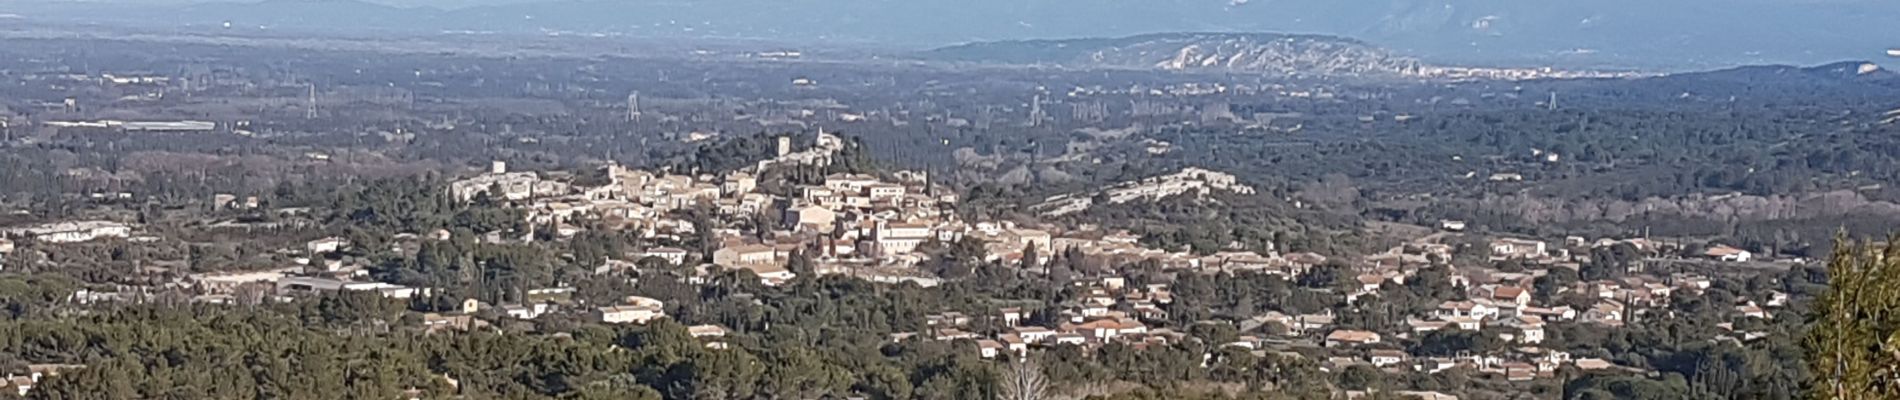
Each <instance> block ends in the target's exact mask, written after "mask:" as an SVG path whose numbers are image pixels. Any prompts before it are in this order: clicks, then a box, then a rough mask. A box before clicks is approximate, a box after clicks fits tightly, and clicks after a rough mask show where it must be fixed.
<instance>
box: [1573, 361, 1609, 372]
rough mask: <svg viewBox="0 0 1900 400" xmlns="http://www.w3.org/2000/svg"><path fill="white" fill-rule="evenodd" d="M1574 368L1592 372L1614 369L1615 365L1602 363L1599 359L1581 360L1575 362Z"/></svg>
mask: <svg viewBox="0 0 1900 400" xmlns="http://www.w3.org/2000/svg"><path fill="white" fill-rule="evenodd" d="M1576 366H1577V369H1581V370H1585V371H1593V370H1600V369H1610V368H1614V367H1616V364H1611V363H1610V362H1609V361H1604V360H1603V359H1601V358H1582V359H1578V360H1577V362H1576Z"/></svg>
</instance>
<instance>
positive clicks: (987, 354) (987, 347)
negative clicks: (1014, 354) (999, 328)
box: [976, 339, 1005, 358]
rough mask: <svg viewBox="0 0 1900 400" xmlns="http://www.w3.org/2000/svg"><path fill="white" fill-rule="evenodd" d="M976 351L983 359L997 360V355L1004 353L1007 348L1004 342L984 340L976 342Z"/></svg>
mask: <svg viewBox="0 0 1900 400" xmlns="http://www.w3.org/2000/svg"><path fill="white" fill-rule="evenodd" d="M976 349H977V352H978V354H979V355H982V356H983V358H996V354H997V353H1000V352H1002V351H1003V350H1004V349H1005V347H1003V343H1002V342H998V341H995V340H989V339H983V340H978V341H976Z"/></svg>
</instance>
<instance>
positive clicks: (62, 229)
mask: <svg viewBox="0 0 1900 400" xmlns="http://www.w3.org/2000/svg"><path fill="white" fill-rule="evenodd" d="M5 233H6V235H7V236H12V237H18V238H30V239H33V240H35V241H40V242H46V243H79V242H89V241H93V240H97V239H101V238H125V237H130V236H132V227H131V226H130V225H126V224H121V223H117V222H112V221H73V222H55V223H50V224H42V225H34V226H28V227H22V228H11V229H7V230H6V231H5Z"/></svg>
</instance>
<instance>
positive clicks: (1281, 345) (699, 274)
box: [0, 133, 1796, 393]
mask: <svg viewBox="0 0 1900 400" xmlns="http://www.w3.org/2000/svg"><path fill="white" fill-rule="evenodd" d="M773 140H774V143H776V149H775V150H776V151H775V156H774V157H771V158H769V159H766V160H762V161H759V162H757V163H755V164H752V165H750V166H747V167H743V168H739V169H736V170H730V171H706V172H701V173H693V174H686V173H674V172H668V171H663V170H662V171H646V170H636V169H630V168H627V167H623V166H619V165H616V164H609V165H605V166H602V167H600V168H598V170H593V171H544V172H529V171H511V170H509V169H508V167H507V165H506V164H505V163H502V162H494V163H493V165H491V166H490V168H489V169H488V170H487V171H483V172H481V173H479V174H475V175H473V176H468V177H465V178H462V179H458V180H454V181H452V182H448V183H447V184H446V185H445V186H443V187H440V188H439V189H436V190H440V191H442V192H443V193H445V194H446V198H447V199H448V200H449V201H453V202H457V203H462V204H467V205H484V206H492V207H496V208H499V209H504V210H508V211H510V212H512V214H510V215H516V216H518V217H519V218H520V220H518V221H508V222H509V223H508V224H505V225H504V226H514V227H516V228H511V229H501V230H495V231H490V232H472V231H466V230H465V231H463V232H462V233H463V234H474V235H475V236H476V237H474V238H456V237H455V233H453V232H451V231H450V230H448V229H438V230H435V231H432V232H411V233H404V234H402V235H398V239H399V240H398V241H397V242H396V243H395V244H394V246H396V247H395V249H398V250H399V251H417V250H413V249H415V247H414V246H415V244H414V243H417V242H432V241H433V242H452V241H457V240H471V239H472V240H475V241H478V242H481V243H490V244H496V245H518V246H534V245H535V244H536V243H537V242H547V243H560V242H564V241H569V240H574V238H576V237H583V236H587V235H589V234H590V232H591V233H610V234H613V235H625V236H630V237H635V238H638V242H639V243H642V245H641V246H640V247H639V248H631V249H627V250H626V251H624V252H622V253H617V254H609V255H606V256H605V257H603V258H601V260H600V262H599V264H598V265H596V266H594V267H593V268H591V270H590V273H591V274H593V275H595V276H593V277H578V276H573V277H568V278H563V280H567V281H570V283H568V284H557V285H555V286H548V287H539V288H529V289H526V290H524V291H523V292H521V293H519V295H503V296H497V297H489V298H488V299H487V300H484V299H482V298H474V297H471V298H466V299H459V300H455V301H453V302H452V303H453V305H451V306H448V307H443V308H441V309H440V310H439V311H434V312H426V313H421V314H419V318H418V319H416V320H415V321H416V322H415V323H416V324H417V325H416V326H415V327H416V328H417V329H422V330H425V331H428V332H445V331H468V330H493V329H501V328H502V327H505V326H509V325H511V324H513V323H512V322H511V321H533V320H537V319H543V318H554V317H556V316H562V318H572V319H580V320H584V321H591V322H594V323H601V324H610V325H612V324H631V325H643V324H649V323H652V322H654V321H656V320H659V319H670V318H672V317H673V315H674V314H675V313H678V312H679V311H678V310H679V308H678V306H676V305H672V304H669V303H668V302H669V301H671V300H673V299H668V298H667V296H666V295H665V294H662V293H642V292H640V291H638V290H635V291H632V292H623V293H615V294H613V295H612V296H611V298H609V299H607V300H606V301H604V302H601V301H589V300H588V299H585V298H583V297H580V296H577V295H576V294H577V291H576V288H574V287H571V286H565V285H570V284H571V281H573V280H602V279H604V280H625V281H627V282H629V283H635V285H634V286H632V287H635V288H638V287H641V286H640V285H638V284H637V283H638V282H639V281H644V280H672V281H677V282H678V283H679V284H684V285H718V284H719V283H717V282H718V281H719V280H721V279H723V277H727V276H737V277H743V278H744V279H755V280H756V282H757V283H758V284H759V285H762V286H764V287H773V286H782V285H788V284H792V283H793V282H795V281H797V280H799V279H801V278H803V279H816V278H817V277H820V276H843V277H848V278H852V279H862V280H865V281H869V282H874V283H879V284H896V285H915V286H917V287H923V288H930V287H937V286H940V285H942V284H943V283H944V281H945V279H967V278H964V277H965V276H968V274H969V272H963V273H957V272H955V271H950V270H946V269H943V267H942V266H943V265H945V264H946V263H960V264H964V265H973V266H976V268H979V269H999V270H1004V271H1012V272H1006V273H1008V274H1017V275H1028V276H1043V277H1045V279H1059V281H1058V282H1060V284H1061V285H1062V287H1061V288H1060V293H1061V295H1060V296H1059V297H1058V298H1059V301H1057V302H1054V303H1042V302H1038V301H1022V300H998V301H996V302H994V303H993V304H990V305H989V306H987V307H984V306H974V307H973V306H965V307H959V308H948V309H940V310H936V311H934V312H929V313H927V314H924V315H919V316H918V319H917V320H915V321H913V323H912V324H910V325H909V326H913V327H915V329H914V330H904V331H895V332H891V333H889V334H888V337H887V340H889V341H891V342H894V343H900V342H905V341H939V342H947V343H955V344H956V345H957V346H959V347H961V348H964V349H967V351H968V352H970V353H971V354H973V355H976V356H978V357H982V358H997V357H1005V355H1009V357H1022V356H1026V355H1028V354H1030V353H1032V352H1037V351H1049V350H1052V349H1056V348H1060V347H1065V346H1078V347H1083V348H1099V347H1102V346H1108V345H1115V346H1131V347H1132V348H1136V349H1140V348H1145V347H1153V346H1164V347H1165V346H1170V345H1174V344H1178V343H1183V342H1205V341H1208V340H1217V342H1214V343H1206V344H1209V345H1217V346H1218V347H1221V348H1233V349H1242V350H1245V351H1249V352H1254V353H1259V354H1260V355H1266V354H1274V355H1277V356H1287V357H1295V358H1302V359H1308V360H1311V361H1313V362H1315V363H1316V365H1317V366H1319V368H1321V370H1322V371H1334V372H1340V371H1345V370H1348V369H1352V368H1374V369H1377V370H1384V371H1388V372H1389V373H1393V374H1400V375H1404V374H1423V375H1433V374H1440V373H1445V372H1446V371H1454V370H1458V371H1465V372H1463V374H1473V375H1474V376H1477V377H1490V378H1492V379H1497V380H1499V381H1501V382H1521V381H1535V380H1540V379H1554V378H1555V377H1557V376H1558V375H1557V374H1558V373H1559V371H1562V370H1565V369H1577V370H1587V371H1625V372H1626V373H1635V374H1642V373H1645V369H1644V367H1643V366H1641V365H1626V364H1622V363H1621V361H1620V360H1618V359H1617V358H1616V357H1615V356H1614V355H1613V354H1610V353H1604V352H1578V351H1576V350H1575V349H1574V348H1573V347H1559V348H1552V347H1549V346H1547V343H1549V342H1550V341H1552V340H1553V339H1551V338H1552V336H1558V337H1564V338H1565V339H1562V340H1577V339H1576V338H1574V337H1573V336H1575V335H1579V334H1585V333H1587V332H1589V331H1599V330H1603V329H1615V328H1623V327H1626V326H1630V325H1636V324H1645V323H1649V321H1652V320H1657V319H1672V318H1680V317H1679V316H1677V315H1676V314H1677V311H1675V310H1674V307H1676V305H1677V304H1679V303H1680V302H1683V301H1692V302H1704V301H1708V299H1702V298H1699V296H1702V294H1703V292H1704V291H1706V290H1708V289H1710V288H1711V287H1712V285H1715V282H1716V281H1718V280H1719V279H1718V278H1714V277H1711V276H1707V275H1703V274H1698V273H1694V272H1680V271H1678V272H1661V271H1643V269H1642V268H1643V266H1644V265H1651V264H1655V263H1652V262H1646V261H1645V260H1660V259H1680V260H1684V261H1685V262H1701V263H1713V264H1720V263H1740V262H1749V261H1751V260H1750V256H1751V255H1750V253H1749V252H1747V251H1743V250H1739V249H1735V248H1731V247H1727V246H1720V245H1715V246H1703V248H1702V249H1700V250H1698V251H1699V252H1698V253H1688V252H1686V251H1688V250H1686V249H1685V248H1684V246H1683V245H1682V244H1679V243H1671V242H1664V241H1656V240H1648V239H1644V238H1605V239H1598V240H1585V239H1584V238H1577V237H1571V238H1567V239H1565V240H1564V241H1562V242H1545V241H1541V240H1535V239H1528V238H1516V237H1491V238H1486V237H1484V236H1481V235H1474V234H1469V233H1465V231H1466V230H1467V229H1468V227H1467V226H1466V225H1467V224H1466V223H1464V222H1461V221H1443V222H1441V223H1440V224H1439V226H1438V227H1436V228H1437V229H1436V230H1438V232H1437V233H1432V234H1429V235H1424V236H1422V237H1418V238H1416V239H1414V240H1411V241H1408V242H1404V243H1402V244H1399V245H1396V246H1394V247H1391V248H1390V249H1389V250H1386V251H1383V252H1377V253H1373V254H1364V255H1358V256H1345V255H1337V254H1334V255H1326V254H1316V253H1313V252H1280V251H1275V250H1274V249H1266V250H1265V251H1254V250H1230V251H1220V252H1213V253H1204V254H1196V253H1194V252H1191V251H1188V250H1186V249H1167V248H1157V247H1156V246H1154V245H1151V244H1148V243H1145V241H1144V240H1143V238H1142V237H1140V236H1138V235H1135V234H1131V233H1130V232H1128V231H1125V230H1107V229H1103V228H1100V227H1099V226H1097V225H1095V224H1080V225H1071V224H1067V223H1061V222H1056V220H1048V221H1044V220H1034V219H1030V220H972V219H965V218H963V217H961V216H960V213H959V212H958V209H959V204H958V200H959V196H958V195H957V194H956V193H952V192H951V191H950V190H949V189H948V188H946V187H944V186H941V185H937V184H933V182H932V180H931V177H930V176H929V174H928V173H926V172H919V171H890V172H886V171H862V172H836V173H822V174H817V173H808V174H807V175H816V176H813V177H810V178H802V179H783V177H786V176H788V175H787V174H786V172H787V171H788V170H794V171H796V170H804V171H823V170H824V169H825V167H827V166H829V165H830V163H831V159H832V157H834V156H836V155H837V154H838V153H839V152H840V151H843V150H845V149H846V148H847V147H849V146H852V144H850V143H849V142H847V141H846V140H845V139H843V138H840V137H839V136H836V135H832V134H825V133H819V134H817V135H815V136H812V135H805V136H803V137H795V136H792V135H786V136H777V137H775V138H774V139H773ZM762 176H772V177H780V179H782V180H777V181H762V179H761V177H762ZM1257 195H1259V194H1258V193H1255V192H1254V190H1253V189H1252V188H1251V187H1248V186H1247V185H1244V184H1241V183H1238V182H1236V179H1235V178H1234V177H1233V176H1231V175H1227V174H1223V173H1219V172H1215V171H1209V170H1202V169H1188V170H1184V171H1181V172H1180V173H1175V174H1168V175H1162V176H1156V177H1152V178H1148V179H1142V180H1139V181H1131V182H1126V183H1123V184H1120V185H1115V186H1113V187H1110V188H1106V189H1104V190H1102V191H1100V192H1097V193H1092V194H1090V193H1085V194H1078V195H1065V196H1057V197H1054V198H1050V199H1048V200H1047V201H1045V202H1044V203H1043V204H1042V205H1039V206H1035V207H1032V208H1031V210H1035V211H1037V214H1038V215H1045V216H1059V215H1062V214H1067V213H1073V212H1077V211H1080V210H1084V209H1087V208H1088V207H1089V206H1090V205H1091V203H1092V202H1094V201H1105V202H1108V203H1113V204H1121V203H1130V202H1142V201H1155V200H1160V199H1166V198H1178V197H1202V196H1257ZM217 200H218V201H220V202H224V203H223V204H221V205H220V206H221V207H247V205H245V204H243V202H239V201H236V200H235V199H234V198H224V197H221V198H219V199H217ZM6 232H7V234H8V236H9V237H13V238H17V239H19V240H21V241H24V242H27V243H30V245H29V246H31V247H32V248H33V249H34V250H35V251H58V250H59V247H58V246H62V245H64V244H73V243H86V242H91V241H99V240H122V239H137V238H140V237H144V238H145V239H139V240H146V241H156V240H159V239H158V238H153V237H149V236H135V235H137V234H138V229H137V228H136V227H133V226H131V225H129V224H121V223H112V222H106V221H74V222H64V223H55V224H48V225H43V226H29V227H20V228H13V229H9V230H7V231H6ZM405 241H406V242H408V243H410V244H402V243H404V242H405ZM3 243H4V247H0V251H5V252H14V251H16V246H18V245H17V244H15V242H13V241H7V242H3ZM362 245H364V244H361V243H352V241H351V240H349V239H346V238H344V237H326V238H320V239H316V240H312V241H308V242H305V243H302V245H301V246H299V247H296V248H291V249H284V250H282V251H283V252H284V253H286V254H293V255H296V257H294V258H291V259H290V260H291V261H292V262H293V263H294V264H296V265H293V266H289V267H284V268H273V269H269V270H262V271H232V272H216V273H199V274H192V275H190V276H188V277H185V278H184V279H181V280H177V281H172V282H165V283H163V285H161V286H152V287H122V288H121V289H120V290H118V291H113V292H94V291H81V292H79V293H76V294H73V295H72V299H73V300H74V301H78V302H82V303H96V302H149V301H160V300H159V299H158V298H157V297H154V296H157V293H159V292H163V291H166V289H167V288H170V289H185V291H186V292H187V293H192V297H191V300H192V301H194V302H200V303H213V304H245V303H256V302H259V301H265V302H268V301H270V300H268V299H271V298H282V299H286V300H287V299H290V298H293V297H296V296H302V295H320V294H323V293H334V292H365V293H376V294H378V295H379V296H381V297H386V298H392V299H411V300H414V301H439V300H428V299H432V298H437V297H439V296H440V295H441V294H442V292H441V291H440V289H439V288H432V287H413V286H405V285H403V284H400V282H391V281H379V280H376V279H375V276H374V275H372V274H371V270H372V269H374V267H373V266H368V265H361V264H356V263H357V262H361V261H362V260H361V259H358V258H352V257H340V255H342V254H347V253H353V252H355V251H353V250H352V247H354V246H362ZM404 248H410V249H412V250H401V249H404ZM1694 260H1702V261H1694ZM1586 263H1589V264H1591V265H1592V266H1593V267H1588V268H1589V269H1593V270H1595V271H1585V269H1586V267H1585V264H1586ZM1609 268H1615V269H1617V271H1616V272H1615V273H1614V274H1613V276H1607V275H1606V276H1603V277H1600V278H1598V279H1580V277H1582V276H1585V275H1602V274H1603V272H1602V271H1604V270H1606V269H1609ZM953 275H954V276H953ZM1196 276H1202V277H1207V276H1233V277H1243V278H1242V281H1244V282H1248V283H1249V284H1267V285H1269V286H1268V287H1259V288H1253V289H1250V290H1255V291H1261V292H1259V293H1260V294H1258V295H1255V294H1247V295H1245V296H1243V297H1242V298H1241V299H1240V300H1238V301H1240V302H1242V303H1241V304H1226V302H1228V301H1233V300H1226V299H1214V298H1208V297H1209V296H1210V295H1211V294H1210V293H1207V290H1208V289H1207V288H1206V287H1204V286H1206V285H1207V284H1208V281H1206V280H1202V279H1197V278H1194V277H1196ZM1566 276H1567V277H1568V278H1560V277H1566ZM1183 284H1188V285H1194V286H1197V287H1195V288H1190V289H1189V290H1192V291H1194V292H1196V293H1195V294H1192V295H1191V296H1193V297H1195V298H1194V299H1190V300H1187V302H1186V303H1187V304H1182V299H1180V297H1179V295H1178V294H1177V293H1178V291H1179V290H1182V289H1181V288H1179V286H1180V285H1183ZM260 296H262V297H260ZM1256 296H1258V297H1256ZM1268 298H1278V299H1280V300H1274V301H1269V302H1262V301H1263V300H1267V299H1268ZM504 299H505V300H507V301H506V302H491V301H496V300H504ZM1722 301H1724V302H1725V303H1728V305H1726V306H1722V307H1723V311H1722V312H1721V314H1723V315H1726V317H1725V318H1727V319H1728V321H1726V322H1723V323H1722V324H1721V328H1722V329H1723V331H1722V332H1720V334H1719V336H1714V337H1710V338H1708V339H1711V340H1728V341H1734V342H1736V343H1738V344H1745V343H1748V342H1751V341H1755V340H1759V339H1761V338H1763V337H1765V336H1766V335H1767V333H1766V332H1763V331H1761V329H1768V328H1767V325H1766V324H1767V321H1770V320H1772V319H1774V318H1778V317H1779V318H1788V317H1790V315H1788V314H1787V313H1789V312H1796V311H1789V310H1787V307H1788V306H1789V302H1790V295H1789V294H1788V293H1785V292H1781V291H1776V290H1763V291H1759V292H1749V293H1746V295H1743V296H1740V297H1734V298H1730V299H1725V300H1722ZM1210 302H1211V303H1210ZM1213 306H1219V307H1220V308H1219V309H1218V310H1216V309H1210V308H1209V307H1213ZM1217 315H1218V316H1223V317H1222V318H1211V319H1210V318H1208V317H1213V316H1217ZM1184 316H1194V317H1190V318H1183V317H1184ZM1210 324H1211V325H1210ZM1209 326H1221V327H1222V328H1219V329H1218V330H1216V331H1217V332H1225V333H1220V334H1214V335H1213V336H1209V334H1208V333H1206V332H1207V331H1208V330H1209V329H1213V328H1208V327H1209ZM731 329H732V328H729V327H725V326H720V325H718V324H711V323H705V324H696V325H692V326H689V327H688V330H689V332H690V333H691V335H692V336H695V337H700V338H702V339H703V340H704V341H705V346H707V347H708V348H712V349H720V348H725V347H726V346H728V344H727V342H725V341H724V340H723V339H722V338H723V337H725V336H726V335H727V334H728V332H730V331H731ZM13 384H14V385H15V386H16V387H18V388H20V389H21V390H22V393H25V392H24V391H25V390H26V388H29V387H31V384H32V382H30V381H27V380H16V381H15V382H14V383H13Z"/></svg>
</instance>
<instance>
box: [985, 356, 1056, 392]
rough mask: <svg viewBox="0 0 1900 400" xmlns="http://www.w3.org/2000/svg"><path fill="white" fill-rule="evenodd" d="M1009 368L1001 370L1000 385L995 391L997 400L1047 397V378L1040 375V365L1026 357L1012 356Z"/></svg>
mask: <svg viewBox="0 0 1900 400" xmlns="http://www.w3.org/2000/svg"><path fill="white" fill-rule="evenodd" d="M1012 360H1013V361H1010V363H1009V368H1008V369H1005V370H1003V379H1002V380H1001V381H1000V382H998V384H999V385H1001V386H1002V388H1001V389H1000V390H997V391H996V398H997V399H998V400H1044V399H1047V398H1048V397H1049V379H1048V378H1046V377H1044V376H1043V375H1042V366H1041V365H1037V364H1036V361H1035V360H1031V359H1028V358H1013V359H1012Z"/></svg>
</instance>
